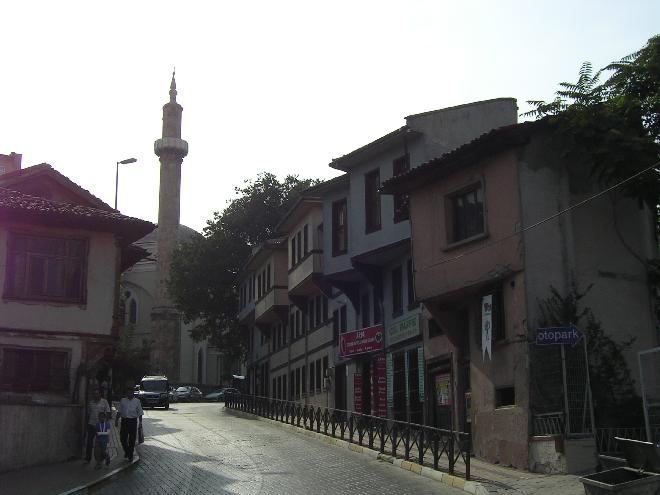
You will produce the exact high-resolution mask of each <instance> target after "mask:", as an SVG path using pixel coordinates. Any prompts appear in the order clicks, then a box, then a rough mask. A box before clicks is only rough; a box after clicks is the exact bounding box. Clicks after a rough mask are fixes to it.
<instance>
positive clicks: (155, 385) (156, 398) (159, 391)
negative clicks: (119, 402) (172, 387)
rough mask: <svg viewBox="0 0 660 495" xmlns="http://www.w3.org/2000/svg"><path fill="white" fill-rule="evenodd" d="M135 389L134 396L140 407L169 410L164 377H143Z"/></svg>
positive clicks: (167, 387)
mask: <svg viewBox="0 0 660 495" xmlns="http://www.w3.org/2000/svg"><path fill="white" fill-rule="evenodd" d="M135 389H136V391H135V395H136V397H137V398H138V399H139V400H140V403H141V404H142V407H164V408H165V409H169V408H170V398H169V393H168V389H169V384H168V382H167V377H166V376H145V377H143V378H142V380H140V384H139V385H137V386H136V387H135Z"/></svg>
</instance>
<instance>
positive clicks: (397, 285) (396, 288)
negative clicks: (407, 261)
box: [392, 266, 403, 316]
mask: <svg viewBox="0 0 660 495" xmlns="http://www.w3.org/2000/svg"><path fill="white" fill-rule="evenodd" d="M402 282H403V280H402V274H401V267H400V266H397V267H396V268H395V269H394V270H392V316H399V315H401V314H402V313H403V294H402V292H403V290H402V289H403V287H402V286H401V284H402Z"/></svg>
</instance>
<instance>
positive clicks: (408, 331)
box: [387, 315, 419, 346]
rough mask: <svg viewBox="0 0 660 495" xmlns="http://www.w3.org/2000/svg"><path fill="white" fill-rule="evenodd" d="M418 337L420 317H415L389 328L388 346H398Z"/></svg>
mask: <svg viewBox="0 0 660 495" xmlns="http://www.w3.org/2000/svg"><path fill="white" fill-rule="evenodd" d="M418 335H419V315H415V316H412V317H410V318H407V319H405V320H403V321H399V322H397V323H395V324H393V325H390V326H389V327H387V345H388V346H389V345H394V344H398V343H399V342H403V341H404V340H408V339H410V338H412V337H417V336H418Z"/></svg>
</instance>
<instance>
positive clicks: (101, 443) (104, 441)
mask: <svg viewBox="0 0 660 495" xmlns="http://www.w3.org/2000/svg"><path fill="white" fill-rule="evenodd" d="M107 419H108V416H107V415H106V413H104V412H100V413H99V422H98V423H97V424H96V445H95V446H94V458H95V459H96V466H94V469H101V461H103V459H105V465H106V466H108V465H110V454H108V442H109V441H110V429H111V427H112V426H111V425H110V421H107Z"/></svg>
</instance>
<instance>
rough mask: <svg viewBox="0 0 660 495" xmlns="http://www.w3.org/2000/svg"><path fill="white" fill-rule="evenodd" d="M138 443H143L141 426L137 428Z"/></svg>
mask: <svg viewBox="0 0 660 495" xmlns="http://www.w3.org/2000/svg"><path fill="white" fill-rule="evenodd" d="M138 443H139V444H140V443H144V431H143V430H142V425H140V426H138Z"/></svg>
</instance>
